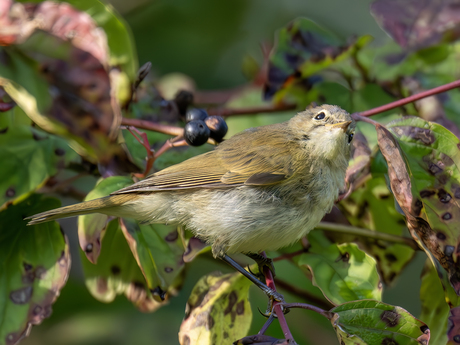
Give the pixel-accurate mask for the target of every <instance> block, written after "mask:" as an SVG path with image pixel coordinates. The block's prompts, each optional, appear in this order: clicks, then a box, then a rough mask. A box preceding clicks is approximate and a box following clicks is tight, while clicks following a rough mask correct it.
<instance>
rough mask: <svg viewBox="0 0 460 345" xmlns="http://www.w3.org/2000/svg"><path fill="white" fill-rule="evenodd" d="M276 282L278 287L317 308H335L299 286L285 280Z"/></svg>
mask: <svg viewBox="0 0 460 345" xmlns="http://www.w3.org/2000/svg"><path fill="white" fill-rule="evenodd" d="M275 282H276V285H278V287H280V288H281V289H284V290H286V291H288V292H289V293H291V294H293V295H296V296H298V297H301V298H303V299H305V300H307V301H308V302H311V303H313V304H316V305H317V306H320V307H321V308H324V309H330V308H332V307H333V305H332V304H330V303H329V301H327V300H325V299H322V298H320V297H317V296H315V295H313V294H311V293H310V292H308V291H305V290H302V289H299V288H298V287H297V286H294V285H292V284H290V283H288V282H286V281H284V280H281V279H275Z"/></svg>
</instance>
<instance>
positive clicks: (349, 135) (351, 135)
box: [348, 133, 355, 143]
mask: <svg viewBox="0 0 460 345" xmlns="http://www.w3.org/2000/svg"><path fill="white" fill-rule="evenodd" d="M354 136H355V135H354V133H350V134H348V143H351V141H352V140H353V137H354Z"/></svg>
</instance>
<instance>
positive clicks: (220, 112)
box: [208, 104, 296, 116]
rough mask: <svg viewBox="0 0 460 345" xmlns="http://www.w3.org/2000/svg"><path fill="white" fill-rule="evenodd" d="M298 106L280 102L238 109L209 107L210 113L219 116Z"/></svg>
mask: <svg viewBox="0 0 460 345" xmlns="http://www.w3.org/2000/svg"><path fill="white" fill-rule="evenodd" d="M295 108H296V105H295V104H279V105H272V104H270V105H263V106H259V107H251V108H238V109H228V108H227V109H224V108H211V109H208V114H209V115H219V116H235V115H248V114H259V113H276V112H281V111H287V110H293V109H295Z"/></svg>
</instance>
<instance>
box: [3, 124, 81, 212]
mask: <svg viewBox="0 0 460 345" xmlns="http://www.w3.org/2000/svg"><path fill="white" fill-rule="evenodd" d="M77 158H78V156H77V154H76V153H75V152H74V151H73V150H72V149H71V148H70V147H69V145H68V144H67V142H66V141H65V140H63V139H60V138H58V137H56V136H54V135H52V134H48V133H45V132H43V131H40V130H37V129H35V128H31V127H29V126H11V127H5V128H3V129H2V130H1V131H0V161H1V162H2V168H1V171H0V177H1V178H0V209H1V208H3V207H5V206H6V204H7V203H11V202H13V201H15V200H18V199H20V198H24V197H26V196H27V194H29V193H31V192H33V191H34V190H36V189H37V188H39V187H41V186H42V185H43V184H44V183H45V182H46V180H47V179H48V178H49V177H51V176H53V175H55V174H56V173H57V172H58V171H59V170H60V169H62V168H64V167H65V166H66V165H67V163H69V162H70V161H71V160H75V159H77Z"/></svg>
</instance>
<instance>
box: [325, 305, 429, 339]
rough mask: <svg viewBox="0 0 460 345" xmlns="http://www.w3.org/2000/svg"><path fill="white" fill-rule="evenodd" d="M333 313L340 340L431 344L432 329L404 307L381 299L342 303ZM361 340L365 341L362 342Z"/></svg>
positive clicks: (332, 310)
mask: <svg viewBox="0 0 460 345" xmlns="http://www.w3.org/2000/svg"><path fill="white" fill-rule="evenodd" d="M331 312H333V313H335V315H334V317H333V318H332V319H331V322H332V326H333V327H334V329H335V330H336V332H337V336H338V338H339V341H344V343H345V344H355V343H354V342H352V339H353V338H359V340H358V344H369V345H370V344H383V345H409V344H413V345H415V344H420V345H428V343H429V341H430V329H429V328H428V326H427V325H426V324H424V323H423V322H421V321H420V320H418V319H416V318H415V317H413V316H412V315H411V314H410V313H409V312H407V311H406V310H405V309H403V308H401V307H394V306H392V305H389V304H385V303H382V302H379V301H372V300H363V301H353V302H348V303H344V304H342V305H339V306H337V307H335V308H333V309H331ZM359 341H361V342H359Z"/></svg>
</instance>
